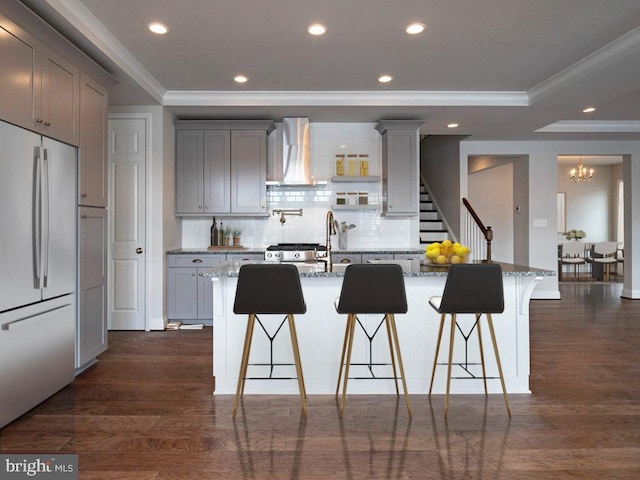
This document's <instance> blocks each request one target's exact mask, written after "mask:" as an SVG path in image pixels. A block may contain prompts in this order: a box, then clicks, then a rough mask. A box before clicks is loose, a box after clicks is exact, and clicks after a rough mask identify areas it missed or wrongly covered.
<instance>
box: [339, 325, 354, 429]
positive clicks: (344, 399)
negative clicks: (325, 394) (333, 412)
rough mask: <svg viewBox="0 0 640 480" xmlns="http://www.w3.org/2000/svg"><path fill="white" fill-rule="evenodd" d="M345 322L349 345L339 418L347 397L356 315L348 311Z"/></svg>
mask: <svg viewBox="0 0 640 480" xmlns="http://www.w3.org/2000/svg"><path fill="white" fill-rule="evenodd" d="M347 323H348V324H349V345H348V347H347V360H346V363H345V366H344V385H343V387H342V404H341V405H340V418H342V414H343V413H344V404H345V401H346V398H347V381H348V380H349V365H350V364H351V351H352V350H353V334H354V333H355V327H356V315H355V314H353V313H350V314H349V315H348V316H347Z"/></svg>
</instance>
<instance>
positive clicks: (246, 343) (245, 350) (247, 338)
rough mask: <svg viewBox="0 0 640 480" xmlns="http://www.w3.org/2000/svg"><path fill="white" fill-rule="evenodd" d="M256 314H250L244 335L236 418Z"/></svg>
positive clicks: (242, 391) (234, 416) (234, 410)
mask: <svg viewBox="0 0 640 480" xmlns="http://www.w3.org/2000/svg"><path fill="white" fill-rule="evenodd" d="M255 319H256V316H255V315H254V314H249V320H248V322H247V330H246V333H245V335H244V348H243V350H242V360H241V362H240V373H239V374H238V388H237V389H236V398H235V401H234V402H233V418H236V412H237V411H238V403H239V402H240V398H241V397H242V394H243V393H244V382H245V378H246V376H247V365H248V364H249V353H250V351H251V338H252V337H253V326H254V325H255Z"/></svg>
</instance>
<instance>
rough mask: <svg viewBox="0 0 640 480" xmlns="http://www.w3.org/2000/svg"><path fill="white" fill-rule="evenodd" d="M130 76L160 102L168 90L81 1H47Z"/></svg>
mask: <svg viewBox="0 0 640 480" xmlns="http://www.w3.org/2000/svg"><path fill="white" fill-rule="evenodd" d="M43 1H45V2H46V3H47V4H49V5H50V6H51V8H53V9H55V10H56V11H57V12H58V13H59V14H60V15H62V17H64V19H65V20H66V21H68V22H69V23H70V24H71V25H72V26H73V27H74V28H76V29H77V30H78V31H79V32H80V33H81V34H82V35H83V36H84V37H85V38H87V40H89V41H90V42H92V43H93V44H94V45H95V46H96V47H97V48H98V49H99V50H100V51H101V52H102V53H103V54H104V55H106V56H107V57H108V58H109V59H110V60H111V61H112V62H113V63H115V64H116V65H117V66H118V67H120V68H121V69H122V70H123V71H124V72H125V73H126V74H127V75H129V76H130V77H131V78H132V79H133V80H134V81H135V82H136V83H137V84H138V85H140V87H141V88H143V89H144V90H145V91H146V92H147V93H148V94H149V95H151V97H153V98H154V99H155V100H156V101H157V102H158V103H161V102H162V97H163V95H164V94H165V92H166V89H165V88H164V87H163V86H162V85H161V84H160V82H158V81H157V80H156V79H155V77H154V76H153V75H151V73H149V71H148V70H147V69H146V68H144V67H143V66H142V64H141V63H140V62H138V60H137V59H136V58H135V57H134V56H133V55H132V54H131V52H129V50H127V49H126V48H125V47H124V45H122V44H121V43H120V42H119V41H118V39H117V38H116V37H114V36H113V34H111V32H109V30H107V28H106V27H105V26H104V25H103V24H102V23H101V22H100V21H99V20H98V19H97V18H96V17H95V15H93V13H91V11H90V10H89V9H88V8H87V7H85V6H84V4H83V3H82V2H81V1H80V0H43Z"/></svg>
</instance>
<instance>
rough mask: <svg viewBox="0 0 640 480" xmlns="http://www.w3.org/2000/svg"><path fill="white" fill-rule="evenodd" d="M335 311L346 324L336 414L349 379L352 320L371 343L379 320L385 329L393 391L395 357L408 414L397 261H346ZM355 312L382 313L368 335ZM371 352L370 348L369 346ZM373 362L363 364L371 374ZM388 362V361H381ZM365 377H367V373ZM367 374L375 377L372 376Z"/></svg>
mask: <svg viewBox="0 0 640 480" xmlns="http://www.w3.org/2000/svg"><path fill="white" fill-rule="evenodd" d="M335 307H336V311H337V312H338V313H342V314H347V326H346V329H345V333H344V342H343V344H342V356H341V357H340V370H339V372H338V384H337V386H336V396H338V394H339V391H340V381H341V379H342V376H343V375H344V384H343V387H342V402H341V406H340V416H341V417H342V414H343V412H344V404H345V399H346V394H347V381H348V379H349V367H350V365H352V363H351V352H352V350H353V337H354V333H355V328H356V323H359V324H360V326H361V327H362V329H363V330H364V332H365V334H366V335H367V339H368V340H369V344H370V346H371V342H372V341H373V338H374V337H375V335H376V333H377V332H378V331H379V329H380V327H381V326H382V323H383V322H384V323H385V326H386V329H387V340H388V342H389V352H390V354H391V365H392V368H393V380H394V382H395V386H396V394H397V395H399V390H398V377H397V372H396V357H397V360H398V366H399V368H400V377H401V378H402V388H403V389H404V399H405V403H406V404H407V411H408V412H409V417H411V405H410V403H409V395H408V393H407V384H406V381H405V374H404V366H403V364H402V356H401V354H400V342H399V341H398V332H397V330H396V320H395V314H396V313H407V296H406V292H405V288H404V276H403V273H402V267H400V265H397V264H354V265H349V266H348V267H347V268H346V270H345V272H344V280H343V282H342V291H341V292H340V297H339V298H338V299H336V304H335ZM358 314H376V315H384V317H383V319H382V320H381V321H380V324H379V325H378V328H376V329H375V332H374V333H373V335H369V333H368V332H367V331H366V329H365V328H364V326H363V325H362V323H361V322H360V320H359V319H358ZM369 352H370V353H371V348H369ZM374 365H380V364H373V363H372V360H371V358H370V359H369V362H368V364H367V366H368V367H369V369H370V371H371V372H372V374H373V370H372V367H373V366H374ZM385 365H388V364H385ZM367 378H369V377H367ZM371 378H376V377H375V376H372V377H371Z"/></svg>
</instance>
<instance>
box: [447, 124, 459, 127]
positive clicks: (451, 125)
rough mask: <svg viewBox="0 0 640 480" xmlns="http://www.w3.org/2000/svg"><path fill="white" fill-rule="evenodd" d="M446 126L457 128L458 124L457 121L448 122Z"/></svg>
mask: <svg viewBox="0 0 640 480" xmlns="http://www.w3.org/2000/svg"><path fill="white" fill-rule="evenodd" d="M447 128H458V124H457V123H449V124H447Z"/></svg>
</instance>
